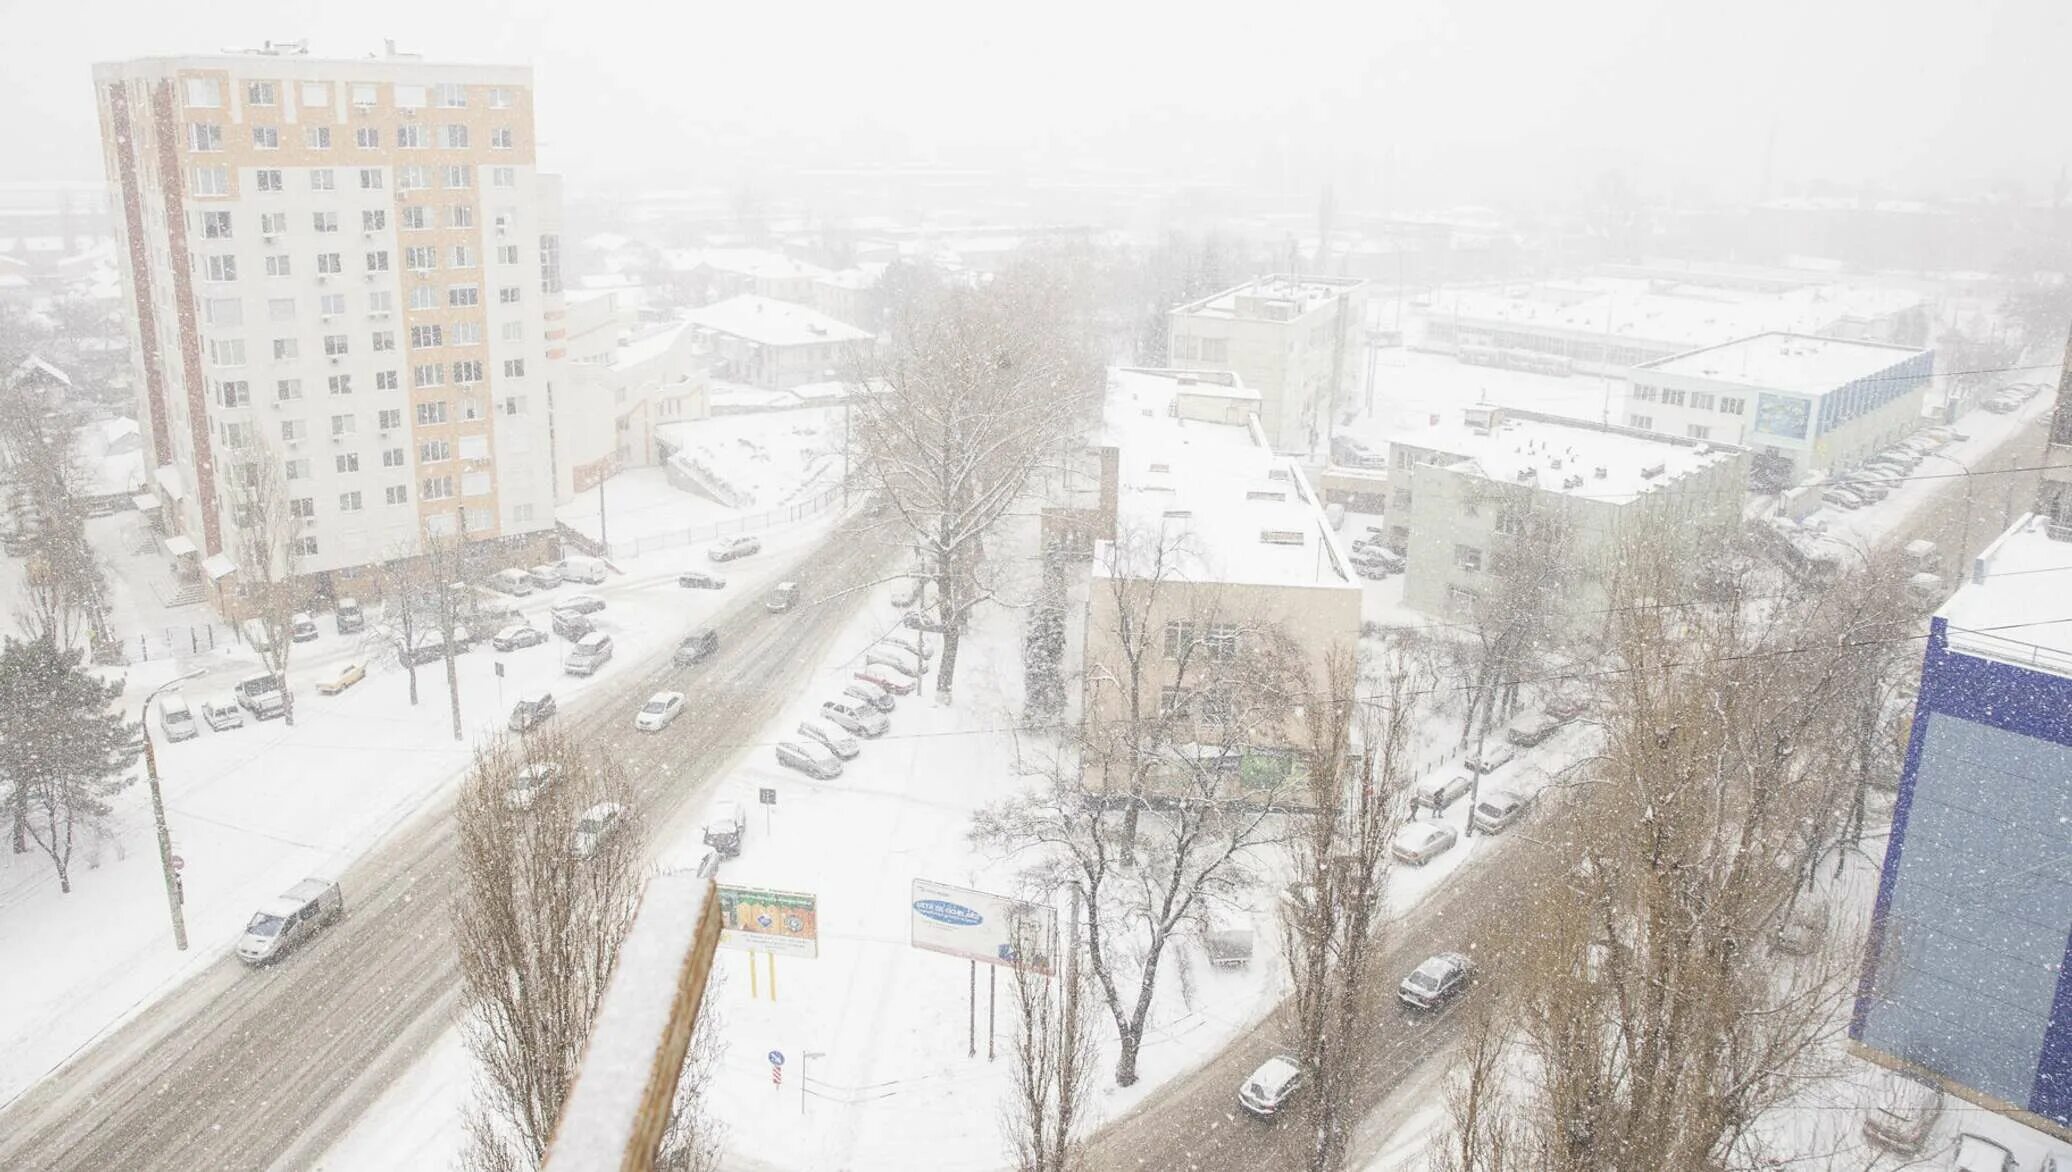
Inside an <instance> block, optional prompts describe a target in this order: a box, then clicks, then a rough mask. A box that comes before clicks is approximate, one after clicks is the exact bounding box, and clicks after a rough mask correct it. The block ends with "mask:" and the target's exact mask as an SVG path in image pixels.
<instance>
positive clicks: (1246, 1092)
mask: <svg viewBox="0 0 2072 1172" xmlns="http://www.w3.org/2000/svg"><path fill="white" fill-rule="evenodd" d="M1300 1089H1302V1065H1301V1063H1298V1062H1296V1061H1295V1060H1294V1059H1293V1058H1288V1057H1285V1056H1282V1057H1276V1058H1269V1059H1267V1060H1266V1061H1264V1062H1262V1063H1260V1064H1259V1069H1257V1070H1255V1071H1253V1072H1252V1074H1251V1076H1250V1077H1248V1078H1247V1079H1245V1081H1244V1083H1243V1084H1242V1085H1240V1086H1239V1087H1238V1089H1237V1101H1238V1105H1239V1106H1240V1107H1243V1108H1244V1109H1245V1110H1247V1111H1250V1112H1251V1113H1252V1114H1254V1115H1257V1116H1258V1117H1260V1118H1261V1119H1271V1118H1273V1117H1274V1116H1275V1115H1276V1114H1279V1113H1280V1110H1281V1108H1283V1107H1285V1106H1287V1105H1288V1100H1289V1099H1291V1098H1293V1097H1294V1096H1295V1092H1296V1091H1298V1090H1300Z"/></svg>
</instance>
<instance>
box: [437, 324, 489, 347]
mask: <svg viewBox="0 0 2072 1172" xmlns="http://www.w3.org/2000/svg"><path fill="white" fill-rule="evenodd" d="M481 343H482V323H481V322H478V321H457V322H454V323H453V329H452V330H450V331H448V333H447V335H446V344H447V345H449V346H478V345H481Z"/></svg>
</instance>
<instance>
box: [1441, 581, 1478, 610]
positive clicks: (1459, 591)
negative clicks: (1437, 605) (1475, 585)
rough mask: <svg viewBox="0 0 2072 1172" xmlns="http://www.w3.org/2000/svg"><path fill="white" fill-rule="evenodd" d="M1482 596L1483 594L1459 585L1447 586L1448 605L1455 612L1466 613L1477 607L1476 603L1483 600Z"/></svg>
mask: <svg viewBox="0 0 2072 1172" xmlns="http://www.w3.org/2000/svg"><path fill="white" fill-rule="evenodd" d="M1481 598H1482V596H1481V595H1479V594H1477V593H1475V592H1474V591H1473V590H1466V589H1463V588H1461V587H1459V586H1448V587H1447V588H1446V606H1447V608H1448V609H1449V610H1451V611H1453V612H1454V613H1455V614H1464V613H1466V612H1468V611H1471V610H1473V609H1475V604H1476V603H1477V602H1479V601H1481Z"/></svg>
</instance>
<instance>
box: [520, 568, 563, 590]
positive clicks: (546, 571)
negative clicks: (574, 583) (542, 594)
mask: <svg viewBox="0 0 2072 1172" xmlns="http://www.w3.org/2000/svg"><path fill="white" fill-rule="evenodd" d="M525 580H526V581H528V582H531V583H532V588H533V589H534V590H552V589H554V588H555V587H556V586H559V585H561V567H560V566H557V565H555V564H553V563H552V562H549V563H547V564H546V565H540V566H534V567H533V568H531V569H529V570H527V571H525Z"/></svg>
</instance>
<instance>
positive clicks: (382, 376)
mask: <svg viewBox="0 0 2072 1172" xmlns="http://www.w3.org/2000/svg"><path fill="white" fill-rule="evenodd" d="M389 344H390V347H391V348H394V345H395V339H394V338H390V339H389ZM402 385H403V384H402V376H401V375H400V374H398V373H397V372H396V371H393V370H377V371H375V372H374V389H375V390H377V391H393V390H399V389H401V387H402Z"/></svg>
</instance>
